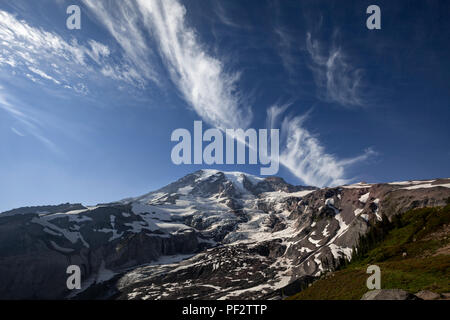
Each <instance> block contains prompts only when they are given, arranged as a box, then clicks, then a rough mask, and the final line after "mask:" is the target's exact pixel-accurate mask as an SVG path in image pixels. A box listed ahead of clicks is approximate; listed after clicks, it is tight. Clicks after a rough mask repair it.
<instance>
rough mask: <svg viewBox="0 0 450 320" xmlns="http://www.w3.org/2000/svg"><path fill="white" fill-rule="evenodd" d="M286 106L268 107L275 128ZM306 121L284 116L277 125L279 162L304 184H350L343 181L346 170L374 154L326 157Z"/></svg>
mask: <svg viewBox="0 0 450 320" xmlns="http://www.w3.org/2000/svg"><path fill="white" fill-rule="evenodd" d="M287 106H288V105H283V106H272V107H271V108H269V109H268V119H270V120H268V122H270V123H272V125H274V124H275V123H276V119H279V118H280V117H281V114H282V113H283V112H284V111H285V110H286V108H287ZM307 118H308V114H306V115H303V116H296V117H289V116H286V117H285V118H284V119H283V121H282V123H281V126H280V127H281V137H282V142H283V143H284V145H283V146H282V151H281V154H280V163H281V164H282V165H283V166H284V167H286V168H287V169H288V170H289V171H290V172H291V173H292V174H293V175H295V176H296V177H297V178H299V179H301V180H302V181H303V182H304V183H306V184H308V185H313V186H318V187H323V186H336V185H342V184H346V183H348V182H349V181H350V180H349V179H347V178H346V168H348V166H350V165H352V164H355V163H358V162H361V161H364V160H366V159H368V158H369V157H370V156H372V155H374V154H375V152H374V151H373V150H371V149H367V150H366V151H365V152H364V154H362V155H360V156H357V157H354V158H349V159H338V158H337V157H336V156H334V155H332V154H328V153H327V152H326V150H325V148H324V147H323V145H322V144H321V142H320V141H319V140H318V139H317V138H316V137H314V136H313V135H312V134H311V133H310V132H309V131H308V130H307V129H306V128H305V126H304V122H305V121H306V119H307Z"/></svg>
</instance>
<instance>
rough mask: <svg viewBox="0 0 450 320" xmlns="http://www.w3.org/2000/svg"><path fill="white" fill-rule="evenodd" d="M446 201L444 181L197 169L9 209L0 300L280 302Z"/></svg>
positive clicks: (1, 229)
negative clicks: (323, 184) (366, 244)
mask: <svg viewBox="0 0 450 320" xmlns="http://www.w3.org/2000/svg"><path fill="white" fill-rule="evenodd" d="M449 198H450V179H437V180H429V181H407V182H394V183H388V184H365V183H358V184H353V185H346V186H340V187H335V188H323V189H317V188H314V187H303V186H293V185H290V184H288V183H286V182H285V181H284V180H283V179H281V178H276V177H271V178H265V179H263V178H260V177H256V176H252V175H248V174H244V173H240V172H220V171H216V170H200V171H197V172H195V173H192V174H189V175H187V176H185V177H183V178H181V179H179V180H178V181H176V182H174V183H172V184H169V185H168V186H166V187H163V188H161V189H159V190H157V191H154V192H150V193H148V194H145V195H143V196H140V197H136V198H128V199H124V200H121V201H117V202H114V203H109V204H100V205H96V206H84V205H81V204H63V205H59V206H42V207H29V208H20V209H15V210H11V211H8V212H4V213H1V214H0V299H80V298H81V299H268V298H283V297H286V296H290V295H293V294H295V293H297V292H298V291H300V290H301V289H302V288H305V287H307V286H308V285H309V284H310V283H311V282H313V281H314V280H316V279H318V278H319V277H321V276H322V275H323V274H325V273H327V272H328V271H329V270H331V269H336V268H338V267H339V265H343V264H344V263H346V261H348V260H350V259H351V258H352V256H353V257H355V253H354V250H353V249H354V248H355V247H356V246H357V245H358V244H359V243H360V242H361V239H363V238H362V237H364V235H367V234H370V233H368V232H369V231H370V230H372V229H373V228H372V227H373V226H374V225H375V224H377V222H378V224H379V223H380V221H382V220H383V219H387V220H389V221H390V220H392V219H395V218H394V217H396V216H398V215H399V214H400V215H401V214H402V213H404V212H406V211H408V210H411V209H415V208H425V207H440V206H444V205H446V203H447V201H448V199H449ZM70 265H78V266H80V268H81V271H82V289H81V290H74V291H69V290H68V289H67V287H66V280H67V276H68V275H67V274H66V270H67V267H68V266H70Z"/></svg>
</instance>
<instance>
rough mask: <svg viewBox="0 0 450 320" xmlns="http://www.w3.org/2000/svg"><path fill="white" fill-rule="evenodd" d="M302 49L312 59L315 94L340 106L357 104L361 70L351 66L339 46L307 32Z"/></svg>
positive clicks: (359, 104)
mask: <svg viewBox="0 0 450 320" xmlns="http://www.w3.org/2000/svg"><path fill="white" fill-rule="evenodd" d="M306 49H307V51H308V53H309V55H310V57H311V59H312V62H313V64H312V65H311V70H312V71H313V75H314V78H315V80H316V84H317V85H318V87H319V90H320V91H319V98H322V99H323V100H326V101H331V102H335V103H338V104H340V105H342V106H344V107H361V106H364V104H365V101H364V99H363V98H362V95H361V82H362V74H363V70H362V69H360V68H356V67H354V66H353V65H352V64H351V62H350V59H349V58H348V57H347V56H346V55H345V53H344V52H343V50H342V48H341V47H339V46H337V45H336V44H335V43H334V41H333V43H332V45H331V46H329V47H328V48H327V47H326V46H324V44H323V43H321V42H319V41H318V40H316V39H313V36H312V34H311V33H309V32H308V33H307V37H306Z"/></svg>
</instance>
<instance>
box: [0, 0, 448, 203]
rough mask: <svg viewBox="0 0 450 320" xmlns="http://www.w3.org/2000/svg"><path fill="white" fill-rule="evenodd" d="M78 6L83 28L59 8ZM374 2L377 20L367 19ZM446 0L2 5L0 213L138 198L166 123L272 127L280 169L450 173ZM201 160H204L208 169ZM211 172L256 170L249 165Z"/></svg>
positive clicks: (177, 170) (310, 173)
mask: <svg viewBox="0 0 450 320" xmlns="http://www.w3.org/2000/svg"><path fill="white" fill-rule="evenodd" d="M71 4H77V5H79V6H80V8H81V18H82V28H81V30H68V29H67V28H66V19H67V17H68V15H67V14H66V8H67V7H68V6H69V5H71ZM371 4H377V5H378V6H379V7H380V8H381V19H382V22H381V23H382V29H381V30H368V29H367V28H366V19H367V17H368V15H367V14H366V8H367V7H368V6H369V5H371ZM449 12H450V3H449V2H448V1H421V2H418V1H377V2H376V3H375V2H372V1H331V0H327V1H317V0H314V1H312V0H311V1H288V0H286V1H281V0H279V1H275V0H272V1H259V0H258V1H256V0H254V1H233V0H230V1H218V0H211V1H209V0H208V1H204V0H187V1H181V0H164V1H156V0H155V1H150V0H148V1H146V0H136V1H134V0H133V1H127V2H125V1H93V0H83V1H62V0H59V1H57V0H41V1H39V2H38V1H21V0H17V1H14V2H13V1H9V2H5V1H3V2H1V3H0V195H1V196H0V211H3V210H7V209H11V208H14V207H19V206H27V205H38V204H58V203H62V202H83V203H85V204H95V203H100V202H107V201H114V200H118V199H122V198H125V197H128V196H136V195H140V194H143V193H145V192H148V191H150V190H153V189H155V188H158V187H161V186H163V185H165V184H167V183H169V182H171V181H173V180H175V179H177V178H179V177H181V176H183V175H185V174H188V173H190V172H193V171H195V170H198V169H201V168H206V167H207V166H200V165H197V166H195V165H181V166H176V165H174V164H172V162H171V158H170V153H171V149H172V147H173V146H174V145H175V144H174V143H172V142H171V141H170V135H171V133H172V131H173V130H175V129H177V128H186V129H189V130H192V128H193V122H194V121H195V120H202V121H203V122H204V124H205V126H210V127H226V128H232V127H233V128H255V129H259V128H266V127H267V123H269V122H270V123H273V124H274V127H275V128H279V129H280V130H281V137H282V139H281V141H280V143H281V150H280V151H281V164H282V165H281V168H280V171H279V174H278V175H279V176H282V177H284V178H285V179H286V180H287V181H288V182H291V183H294V184H310V185H318V186H325V185H337V184H343V183H350V182H356V181H366V182H387V181H398V180H410V179H428V178H436V177H449V176H450V172H449V171H450V148H449V139H450V135H449V129H448V119H449V118H450V108H449V107H450V106H449V102H450V60H449V58H448V53H449V51H450V50H449V49H450V44H449V41H448V39H449V38H450V20H449V19H448V13H449ZM208 168H209V167H208ZM213 168H216V169H220V170H227V171H233V170H238V171H245V172H249V173H253V174H258V173H259V169H260V166H259V165H256V166H255V165H235V166H230V165H223V166H214V167H213Z"/></svg>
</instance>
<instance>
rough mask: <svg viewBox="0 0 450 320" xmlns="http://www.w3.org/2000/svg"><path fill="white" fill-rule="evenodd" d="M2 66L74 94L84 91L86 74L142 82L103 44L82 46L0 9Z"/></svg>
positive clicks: (0, 56) (92, 42)
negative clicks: (114, 58) (112, 57)
mask: <svg viewBox="0 0 450 320" xmlns="http://www.w3.org/2000/svg"><path fill="white" fill-rule="evenodd" d="M6 67H9V68H10V69H12V70H13V71H14V72H15V74H16V75H17V74H19V73H20V74H23V75H25V76H26V77H27V78H28V79H30V80H32V81H33V82H36V83H41V84H47V83H48V82H50V83H53V84H55V85H58V86H61V87H64V88H66V89H73V90H74V91H76V92H78V93H86V90H85V89H86V83H84V80H85V78H86V77H88V76H90V75H95V76H98V75H103V76H106V77H110V78H113V79H120V80H123V81H126V82H128V83H130V84H134V85H139V84H141V82H142V79H141V78H140V77H138V76H137V75H138V73H137V72H133V69H132V68H129V66H127V65H126V63H124V62H119V63H116V62H114V61H113V60H112V59H110V49H109V48H108V47H107V46H106V45H104V44H102V43H100V42H97V41H95V40H92V39H91V40H88V41H87V43H86V44H84V45H82V44H79V43H78V41H77V40H75V39H72V40H70V41H68V40H65V39H63V37H61V36H60V35H58V34H57V33H55V32H51V31H46V30H44V29H42V28H40V27H35V26H32V25H30V24H29V23H27V22H26V21H25V20H20V19H18V18H17V17H16V16H15V15H13V14H11V13H9V12H7V11H2V10H0V69H4V68H6ZM103 70H113V72H111V71H109V72H103ZM80 88H85V89H84V90H81V89H80Z"/></svg>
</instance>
